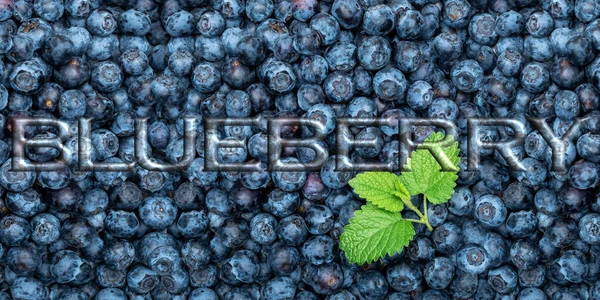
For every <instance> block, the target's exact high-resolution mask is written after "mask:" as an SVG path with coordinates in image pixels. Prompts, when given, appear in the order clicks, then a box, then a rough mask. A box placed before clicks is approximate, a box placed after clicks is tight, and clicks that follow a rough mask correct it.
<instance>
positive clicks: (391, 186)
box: [348, 172, 410, 212]
mask: <svg viewBox="0 0 600 300" xmlns="http://www.w3.org/2000/svg"><path fill="white" fill-rule="evenodd" d="M348 184H350V186H351V187H352V188H353V189H354V192H355V193H356V194H358V196H359V197H361V198H364V199H367V201H369V202H370V203H372V204H375V205H376V206H377V207H379V208H383V209H385V210H387V211H391V212H400V211H402V210H403V209H404V202H403V200H408V199H410V194H409V193H408V191H407V190H406V188H405V187H404V185H402V183H401V182H400V177H398V176H396V175H395V174H392V173H389V172H366V173H362V174H358V175H357V176H356V177H355V178H354V179H352V180H350V182H348Z"/></svg>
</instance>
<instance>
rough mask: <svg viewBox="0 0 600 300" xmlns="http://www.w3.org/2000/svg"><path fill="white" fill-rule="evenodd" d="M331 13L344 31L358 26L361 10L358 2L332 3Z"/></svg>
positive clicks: (338, 1) (338, 0)
mask: <svg viewBox="0 0 600 300" xmlns="http://www.w3.org/2000/svg"><path fill="white" fill-rule="evenodd" d="M331 13H332V16H333V17H334V18H336V19H337V21H338V22H339V24H340V26H341V27H342V28H344V29H351V28H355V27H357V26H358V25H359V24H360V21H361V20H362V16H363V9H362V7H361V6H360V4H359V2H358V1H353V0H352V1H340V0H337V1H334V2H333V5H332V7H331Z"/></svg>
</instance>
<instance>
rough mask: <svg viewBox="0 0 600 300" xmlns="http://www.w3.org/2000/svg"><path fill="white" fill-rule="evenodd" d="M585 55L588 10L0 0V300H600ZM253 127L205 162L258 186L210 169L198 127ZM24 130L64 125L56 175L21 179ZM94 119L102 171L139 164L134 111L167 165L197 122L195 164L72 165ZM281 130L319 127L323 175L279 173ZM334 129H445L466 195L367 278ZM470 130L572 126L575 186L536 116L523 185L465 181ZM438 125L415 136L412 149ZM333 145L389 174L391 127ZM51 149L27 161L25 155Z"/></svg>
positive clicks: (355, 204) (371, 268)
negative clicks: (272, 158)
mask: <svg viewBox="0 0 600 300" xmlns="http://www.w3.org/2000/svg"><path fill="white" fill-rule="evenodd" d="M599 50H600V2H598V0H539V1H538V0H443V1H439V0H334V1H331V0H324V1H320V2H319V1H317V0H105V1H102V0H64V1H63V0H0V54H2V56H1V57H2V59H1V61H0V77H1V78H0V82H1V84H0V109H1V114H0V138H1V140H0V164H1V167H0V184H1V187H2V192H1V194H2V196H1V198H0V299H1V300H8V299H27V300H35V299H53V300H54V299H60V300H72V299H78V300H85V299H90V300H92V299H96V300H108V299H111V300H113V299H115V300H120V299H136V300H137V299H155V300H158V299H191V300H199V299H228V300H233V299H235V300H238V299H242V300H245V299H251V300H256V299H265V300H277V299H298V300H308V299H331V300H333V299H336V300H347V299H387V300H399V299H426V300H430V299H520V300H525V299H527V300H531V299H535V300H540V299H560V300H563V299H600V193H599V191H598V188H597V185H598V183H599V181H600V168H599V167H600V165H599V163H600V110H599V107H600V55H599V54H600V51H599ZM249 116H250V117H255V116H259V119H260V120H261V122H258V125H256V126H226V127H223V128H220V129H219V131H218V135H219V138H220V139H224V140H239V139H246V140H247V143H246V147H244V148H222V149H219V150H218V153H217V156H218V159H219V161H221V162H229V163H237V162H249V161H252V160H254V161H260V162H261V171H255V172H236V171H226V172H225V171H224V172H210V171H207V170H205V168H204V166H205V165H204V151H205V150H204V148H205V147H204V145H205V143H204V139H203V138H202V137H203V133H204V129H203V125H202V124H203V121H204V120H205V119H207V118H215V117H249ZM15 117H29V118H54V119H56V120H60V121H62V122H65V123H66V124H68V125H69V130H70V134H71V137H70V138H69V139H68V140H66V141H65V146H64V152H65V153H66V154H65V155H66V157H67V158H68V160H67V163H68V167H65V168H62V169H60V170H55V171H38V172H34V171H26V172H14V171H11V162H12V160H11V155H10V153H11V147H12V142H11V138H12V133H13V131H14V126H13V125H14V124H13V121H12V120H13V118H15ZM84 117H85V118H92V123H91V124H92V125H91V126H92V132H91V141H92V146H93V147H92V148H93V149H91V157H92V160H93V161H96V162H110V163H119V162H120V163H132V162H135V151H134V149H135V147H134V134H135V131H136V130H135V120H136V119H138V118H147V119H148V132H149V133H148V143H147V144H146V147H145V148H144V147H142V148H141V149H143V150H145V151H147V153H148V154H149V156H151V157H152V159H153V160H154V161H155V162H160V163H176V162H178V161H181V160H182V159H183V158H184V129H185V128H184V127H185V126H184V118H190V117H193V118H196V119H197V121H198V122H197V126H196V129H195V133H196V134H197V137H198V138H197V139H196V144H195V148H196V152H197V157H196V158H195V159H194V161H193V163H191V164H190V165H189V167H188V168H187V169H185V170H181V171H177V172H161V171H151V170H147V169H144V168H142V167H139V166H137V167H135V168H133V169H132V170H130V171H118V172H106V171H101V170H98V171H82V170H79V169H78V168H77V165H78V156H77V153H78V145H79V143H78V138H77V133H78V130H79V127H78V126H77V122H78V119H80V118H84ZM273 117H306V118H311V119H314V120H318V121H319V122H322V123H323V125H324V128H325V131H326V133H327V137H326V138H325V139H324V140H323V141H321V142H319V143H320V145H321V146H323V147H325V148H327V149H329V158H328V159H327V160H326V161H325V163H324V164H323V166H322V168H321V169H320V170H313V171H294V172H275V171H273V172H272V171H269V169H268V168H267V136H268V126H267V125H266V122H265V120H268V119H269V118H273ZM339 117H350V118H352V117H387V118H391V119H400V118H408V117H431V118H443V119H447V120H450V121H452V122H455V123H456V124H457V127H458V129H459V136H458V137H457V139H458V141H459V142H460V147H461V150H462V154H461V155H463V159H462V161H461V171H460V172H459V179H458V186H457V188H456V193H455V194H454V196H453V197H452V198H451V199H450V201H449V202H448V203H446V204H441V205H433V206H430V207H429V208H428V214H429V219H430V222H431V224H432V225H433V227H434V230H433V231H432V232H430V231H429V230H427V229H426V228H425V227H424V226H422V225H417V226H416V231H417V235H416V236H415V239H414V240H413V241H412V242H411V243H410V245H409V246H408V247H406V248H405V249H404V250H403V251H402V253H398V254H395V255H393V256H386V257H384V258H382V259H380V260H378V261H376V262H373V263H371V264H366V265H362V266H359V265H356V264H351V263H349V262H348V260H347V259H346V258H345V256H344V253H343V252H341V251H340V250H339V246H338V245H339V239H340V235H341V234H342V232H343V227H344V225H346V224H347V223H348V220H349V219H350V218H351V217H352V216H353V212H354V211H355V210H356V209H359V208H360V206H361V205H362V204H363V203H364V200H362V199H360V198H358V197H357V196H356V195H355V194H354V193H353V192H352V190H351V189H350V187H349V186H348V184H347V183H348V181H349V180H350V179H351V178H352V177H353V176H354V175H355V172H337V171H336V170H335V155H334V154H335V153H336V152H335V151H336V139H335V124H336V118H339ZM475 117H480V118H482V117H493V118H516V119H519V120H522V121H524V122H527V120H526V117H533V118H545V119H546V121H547V122H548V123H549V124H550V126H551V128H552V130H553V131H554V134H556V135H557V136H562V135H563V134H565V133H566V132H568V129H569V128H570V127H571V125H572V124H574V122H575V120H576V119H577V118H583V117H585V118H586V119H585V121H583V123H582V126H581V128H580V130H578V131H577V132H575V133H573V136H572V137H573V138H572V139H571V140H570V141H568V142H567V144H568V145H567V147H566V153H565V154H566V160H567V170H566V171H565V172H560V171H554V170H552V169H551V166H552V162H553V161H552V160H553V158H554V157H553V155H552V151H551V148H550V147H549V145H548V143H547V142H546V141H545V140H544V138H543V137H542V134H541V133H540V132H538V131H537V130H534V129H533V128H532V126H530V125H531V124H528V125H527V126H526V128H527V132H526V134H527V136H526V139H525V143H524V144H522V145H518V146H517V147H515V148H514V149H513V151H514V153H516V155H517V156H518V157H519V158H520V159H521V160H522V161H523V164H524V165H525V166H526V167H527V171H526V172H513V171H511V169H510V168H509V167H508V165H507V163H506V161H505V159H503V158H502V157H501V156H500V155H499V153H498V151H497V150H493V149H492V150H489V149H486V150H484V151H482V161H481V166H480V169H479V171H478V172H467V171H465V166H466V159H465V158H464V156H465V153H466V147H467V144H466V140H467V139H466V137H467V130H466V129H467V122H466V120H467V119H468V118H475ZM435 130H438V129H436V128H435V127H432V126H420V127H417V128H414V130H412V131H413V134H414V136H415V138H416V140H419V141H422V140H424V139H425V138H426V137H427V136H429V134H430V133H431V132H433V131H435ZM59 133H60V132H59V131H58V129H57V128H56V127H52V126H37V127H28V128H27V129H26V130H25V137H26V138H27V139H38V140H44V139H46V140H47V139H52V138H56V137H57V136H58V135H59ZM281 133H282V138H287V139H291V138H295V139H302V138H304V139H306V138H310V137H311V136H312V135H313V134H314V129H312V128H310V127H307V126H292V125H286V126H283V127H282V128H281ZM345 134H347V135H348V136H350V137H352V138H354V139H369V140H375V141H376V142H375V147H374V148H356V149H353V150H352V151H351V154H350V156H349V157H348V159H349V160H351V161H352V162H355V163H361V162H391V163H392V164H394V165H395V166H399V165H401V164H402V163H401V162H398V156H399V155H398V154H399V150H398V149H399V147H398V145H399V144H398V143H399V142H398V127H397V126H382V127H378V126H355V127H352V128H351V129H350V130H348V131H347V132H346V133H345ZM478 134H479V136H480V137H481V139H482V140H484V141H487V142H498V141H506V140H510V139H511V138H512V137H513V136H514V134H515V133H514V131H513V130H511V129H510V128H507V127H484V128H481V129H480V130H479V131H478ZM60 155H61V153H60V151H58V150H57V149H54V148H50V147H41V148H33V147H28V148H27V150H26V157H27V160H28V161H30V162H38V163H44V162H51V161H54V160H56V159H57V158H58V157H59V156H60ZM282 157H284V158H283V161H284V162H285V163H292V164H294V163H295V164H299V163H308V162H311V161H312V160H313V159H314V158H315V152H314V150H311V149H309V148H290V147H288V148H284V149H283V151H282ZM418 202H419V201H418V199H415V204H416V203H418ZM409 215H410V213H406V216H409Z"/></svg>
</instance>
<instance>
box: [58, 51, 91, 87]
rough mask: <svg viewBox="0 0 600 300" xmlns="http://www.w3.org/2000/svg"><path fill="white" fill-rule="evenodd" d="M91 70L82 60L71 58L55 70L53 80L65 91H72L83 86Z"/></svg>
mask: <svg viewBox="0 0 600 300" xmlns="http://www.w3.org/2000/svg"><path fill="white" fill-rule="evenodd" d="M90 74H91V70H90V67H89V65H88V63H87V62H86V61H85V60H84V59H83V58H78V57H75V58H71V59H70V60H69V61H68V62H67V63H66V64H64V65H63V66H61V67H60V68H58V69H56V70H55V72H54V79H55V80H56V81H57V83H58V84H60V85H61V86H62V87H63V88H65V89H73V88H77V87H79V86H81V85H83V84H84V83H85V82H86V81H87V80H88V79H89V77H90Z"/></svg>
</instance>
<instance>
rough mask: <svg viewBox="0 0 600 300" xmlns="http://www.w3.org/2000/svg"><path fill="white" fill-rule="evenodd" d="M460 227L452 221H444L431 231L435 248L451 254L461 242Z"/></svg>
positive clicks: (461, 233)
mask: <svg viewBox="0 0 600 300" xmlns="http://www.w3.org/2000/svg"><path fill="white" fill-rule="evenodd" d="M462 235H463V232H462V229H461V228H460V227H458V226H457V225H456V224H454V223H444V224H442V225H441V226H440V227H438V228H436V229H435V230H434V232H433V242H434V243H435V246H436V250H438V251H440V252H442V253H445V254H452V253H454V252H456V251H457V250H458V248H459V247H460V246H461V244H462Z"/></svg>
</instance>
